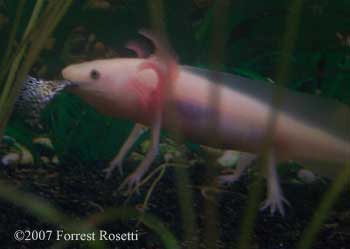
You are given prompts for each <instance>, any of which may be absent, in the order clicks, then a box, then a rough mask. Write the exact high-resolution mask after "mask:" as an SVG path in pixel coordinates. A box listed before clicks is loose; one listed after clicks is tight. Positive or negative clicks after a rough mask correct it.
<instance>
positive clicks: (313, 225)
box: [297, 163, 350, 249]
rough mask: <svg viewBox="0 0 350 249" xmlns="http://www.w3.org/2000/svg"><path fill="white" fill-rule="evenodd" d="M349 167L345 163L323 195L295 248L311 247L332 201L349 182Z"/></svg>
mask: <svg viewBox="0 0 350 249" xmlns="http://www.w3.org/2000/svg"><path fill="white" fill-rule="evenodd" d="M349 178H350V168H349V164H348V163H347V164H346V165H345V167H344V171H342V172H341V173H340V174H339V175H338V176H337V178H336V180H335V181H334V182H333V184H332V186H331V187H330V189H329V190H328V191H327V192H326V193H325V195H324V196H323V200H322V201H321V203H320V205H319V207H318V208H317V209H316V212H315V214H314V216H313V218H312V220H311V222H310V224H309V225H308V226H307V227H306V229H305V230H304V233H303V235H302V238H301V239H300V241H299V243H298V246H297V248H298V249H309V248H312V244H313V242H314V241H315V239H316V236H317V234H318V232H319V230H320V228H321V225H322V224H323V223H324V221H325V220H326V218H327V216H328V214H329V211H330V210H331V208H332V206H333V204H334V202H335V201H336V200H337V198H338V197H339V195H340V194H341V191H342V190H343V189H344V187H345V186H346V184H348V183H349Z"/></svg>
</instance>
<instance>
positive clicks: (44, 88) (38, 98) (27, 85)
mask: <svg viewBox="0 0 350 249" xmlns="http://www.w3.org/2000/svg"><path fill="white" fill-rule="evenodd" d="M73 85H74V84H73V83H72V82H71V81H68V80H43V79H39V78H34V77H32V76H29V75H28V76H27V78H26V79H25V81H24V82H23V86H22V89H21V92H20V94H19V96H18V97H17V99H16V102H15V106H14V113H16V114H18V115H20V116H21V117H23V118H24V121H25V122H26V123H28V124H29V125H30V126H32V127H35V126H36V127H38V126H39V127H40V125H39V124H40V115H41V112H42V111H43V110H44V108H45V107H46V106H47V105H48V104H49V103H50V102H51V100H52V99H54V98H55V97H56V96H57V95H58V94H59V93H61V92H62V91H63V90H64V89H65V88H66V87H69V86H73Z"/></svg>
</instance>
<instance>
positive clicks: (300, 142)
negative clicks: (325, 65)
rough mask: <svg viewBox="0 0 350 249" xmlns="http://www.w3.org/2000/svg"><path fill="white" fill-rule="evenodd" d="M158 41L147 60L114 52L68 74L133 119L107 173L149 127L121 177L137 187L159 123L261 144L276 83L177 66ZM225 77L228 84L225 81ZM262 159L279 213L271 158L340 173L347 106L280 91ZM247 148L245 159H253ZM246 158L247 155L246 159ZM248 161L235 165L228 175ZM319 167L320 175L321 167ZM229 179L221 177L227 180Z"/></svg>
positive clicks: (349, 152) (347, 150) (346, 152)
mask: <svg viewBox="0 0 350 249" xmlns="http://www.w3.org/2000/svg"><path fill="white" fill-rule="evenodd" d="M143 34H144V35H145V36H146V37H148V38H150V39H151V40H152V41H153V42H154V43H155V47H156V52H155V54H154V55H152V56H151V57H149V58H124V59H123V58H116V59H106V60H95V61H90V62H84V63H81V64H75V65H70V66H68V67H66V68H64V69H63V71H62V74H63V77H64V78H65V79H66V80H70V81H72V82H74V83H75V87H72V88H71V91H72V92H73V93H74V94H77V95H78V96H80V97H81V98H82V99H84V100H85V101H87V102H88V103H89V104H91V105H92V106H93V107H95V108H96V109H97V110H98V111H99V112H101V113H103V114H105V115H109V116H113V117H121V118H126V119H130V120H133V121H135V122H136V125H135V127H134V129H133V130H132V132H131V134H130V136H129V138H128V139H127V141H126V143H125V144H124V145H123V147H122V148H121V150H120V152H119V153H118V155H117V156H116V157H115V158H114V160H113V161H112V162H111V164H110V166H109V168H108V169H107V173H108V174H110V173H111V171H112V170H113V169H114V168H115V167H117V166H118V167H119V168H121V164H122V161H123V159H124V157H125V155H126V154H127V151H128V150H129V149H130V148H131V146H132V144H133V143H134V142H135V140H136V139H137V138H138V136H139V134H140V133H141V132H142V130H143V127H144V126H143V125H146V126H150V127H151V133H152V143H151V146H150V149H149V151H148V153H147V154H146V157H145V159H144V160H143V161H142V162H141V164H140V165H139V166H138V168H137V169H136V170H135V171H134V172H133V173H132V174H131V175H130V176H129V177H128V178H127V179H126V181H125V182H124V183H128V184H129V188H131V187H134V186H135V185H137V184H138V183H139V181H140V179H141V177H142V176H143V174H144V173H145V172H146V171H147V170H148V168H149V166H150V165H151V163H152V162H153V160H154V158H155V157H156V155H157V152H158V144H159V136H160V135H159V134H160V130H161V129H162V128H164V129H167V130H169V131H175V132H176V133H177V134H182V136H183V137H185V138H186V139H189V140H191V141H193V142H196V143H199V144H205V145H211V146H216V147H221V148H224V149H235V150H240V151H244V152H249V153H254V154H259V153H261V152H262V151H263V147H264V146H265V145H266V143H265V142H264V141H265V140H266V139H265V138H266V137H267V136H268V130H269V129H268V126H269V123H270V122H269V121H270V120H271V113H272V112H271V110H272V109H273V108H272V107H273V104H272V102H273V101H272V99H273V95H274V90H275V89H277V87H276V86H274V85H272V84H269V83H266V82H262V81H256V80H251V79H247V78H243V77H240V76H236V75H232V74H229V73H223V72H216V71H210V70H206V69H201V68H197V67H192V66H180V65H177V63H176V59H175V58H174V57H173V56H171V53H169V52H168V50H167V49H166V46H164V45H163V44H162V43H161V42H159V40H157V39H155V38H154V37H153V36H151V35H149V34H148V33H145V32H143ZM222 83H225V84H222ZM278 110H279V112H278V113H277V115H276V119H275V126H274V129H273V134H274V135H273V136H272V141H271V149H270V150H269V151H270V152H269V157H268V160H267V179H268V195H267V200H266V201H265V205H264V207H270V208H271V211H272V212H274V211H275V210H279V211H280V212H281V214H283V213H284V210H283V202H287V201H286V200H285V199H284V197H283V194H282V191H281V188H280V186H279V182H278V177H277V173H276V164H277V163H278V162H281V161H286V160H293V161H297V162H301V163H306V164H309V163H320V164H316V165H319V166H320V167H319V168H320V169H321V165H323V164H324V163H330V165H331V166H329V167H328V169H329V170H328V172H326V171H327V170H326V171H325V170H324V169H323V171H322V172H326V175H329V173H333V172H338V170H339V169H342V168H343V167H341V166H343V165H345V164H346V163H347V162H349V161H350V142H349V141H350V140H349V139H350V110H349V108H348V107H347V106H345V105H342V104H340V103H338V102H336V101H332V100H328V99H323V98H320V97H317V96H312V95H308V94H303V93H298V92H294V91H290V90H284V93H283V101H282V103H281V104H280V106H279V108H278ZM250 157H251V156H250V154H245V161H250V160H249V158H250ZM247 159H248V160H247ZM247 165H248V163H245V164H242V165H240V167H239V169H238V170H237V172H236V174H235V175H234V176H233V177H231V179H232V180H235V179H237V178H238V176H239V175H240V174H241V173H242V172H243V170H244V169H245V168H246V166H247ZM322 172H321V173H322ZM227 179H228V178H226V180H227Z"/></svg>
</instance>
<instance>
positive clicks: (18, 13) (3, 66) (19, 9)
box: [0, 0, 26, 89]
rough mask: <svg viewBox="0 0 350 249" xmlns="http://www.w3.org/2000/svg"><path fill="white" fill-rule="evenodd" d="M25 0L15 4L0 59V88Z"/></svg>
mask: <svg viewBox="0 0 350 249" xmlns="http://www.w3.org/2000/svg"><path fill="white" fill-rule="evenodd" d="M25 2H26V1H25V0H21V1H20V2H19V4H18V6H17V10H16V17H15V20H14V22H13V26H12V29H11V32H10V36H9V40H8V45H7V48H6V53H5V55H4V57H3V59H2V61H1V67H0V89H1V87H2V85H3V84H4V78H5V75H6V72H7V65H9V64H10V63H9V58H10V57H11V54H12V50H13V46H14V43H15V39H16V33H17V30H18V26H19V23H20V21H21V17H22V12H23V10H24V5H25Z"/></svg>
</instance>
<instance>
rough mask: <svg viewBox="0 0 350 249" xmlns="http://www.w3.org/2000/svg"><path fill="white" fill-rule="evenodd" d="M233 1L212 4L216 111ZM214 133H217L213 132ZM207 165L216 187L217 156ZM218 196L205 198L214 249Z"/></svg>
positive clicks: (215, 118) (214, 120)
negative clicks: (220, 72)
mask: <svg viewBox="0 0 350 249" xmlns="http://www.w3.org/2000/svg"><path fill="white" fill-rule="evenodd" d="M231 4H232V3H231V1H230V0H218V1H216V2H215V3H214V5H213V19H212V24H211V37H210V50H209V64H210V67H211V69H213V70H214V71H213V77H214V78H215V82H217V83H218V84H213V85H212V86H211V87H210V89H209V91H210V96H209V104H210V106H212V109H213V110H217V106H218V104H219V102H220V98H221V91H220V89H221V88H220V87H219V83H220V82H221V80H222V79H221V75H220V74H219V73H216V72H219V71H220V69H222V65H223V64H224V52H225V47H226V34H228V33H229V30H228V21H229V10H230V7H231ZM220 119H221V117H220V116H219V114H218V113H215V114H213V115H212V117H211V118H210V122H209V123H208V126H209V130H215V129H217V127H219V125H218V124H219V120H220ZM213 134H214V133H213ZM208 135H209V136H210V137H209V140H210V142H211V144H212V145H213V147H215V145H216V144H217V140H216V139H217V138H216V137H215V136H214V135H211V134H208ZM208 157H209V158H208V159H209V160H208V167H206V173H205V179H206V181H205V185H206V186H208V187H209V188H216V187H217V180H216V176H217V170H216V169H215V161H216V157H215V156H214V157H213V156H210V155H208ZM217 201H218V200H217V198H216V196H213V197H212V198H205V199H204V217H205V221H204V226H205V227H204V231H205V235H204V240H205V244H206V246H207V247H208V248H210V249H214V248H218V243H217V242H218V241H219V240H220V225H219V222H220V221H219V218H218V217H219V215H218V209H217Z"/></svg>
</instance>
